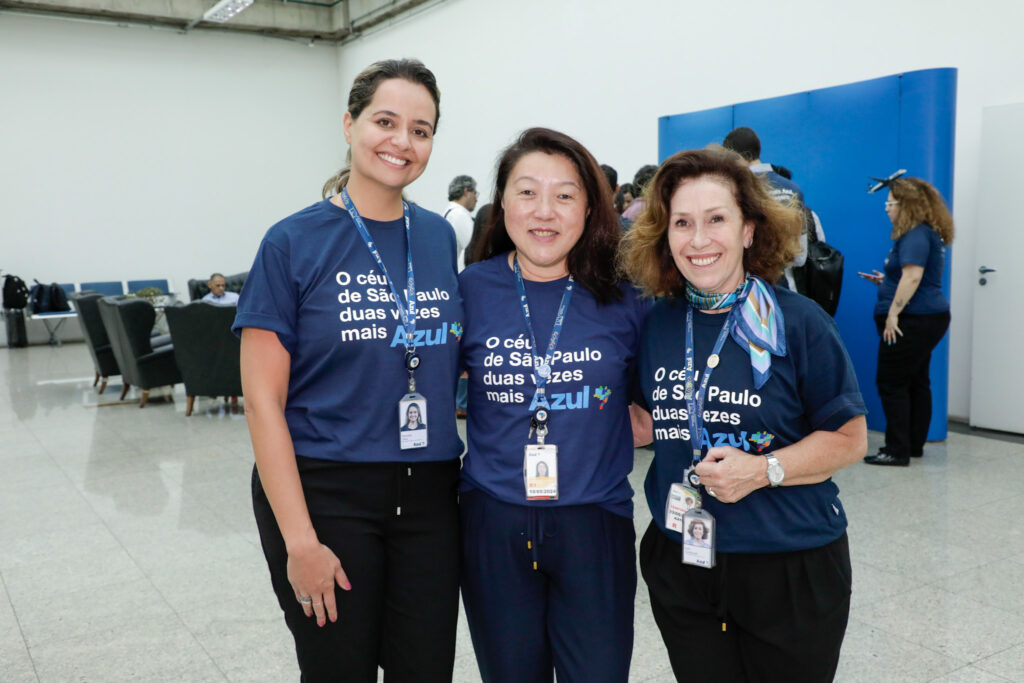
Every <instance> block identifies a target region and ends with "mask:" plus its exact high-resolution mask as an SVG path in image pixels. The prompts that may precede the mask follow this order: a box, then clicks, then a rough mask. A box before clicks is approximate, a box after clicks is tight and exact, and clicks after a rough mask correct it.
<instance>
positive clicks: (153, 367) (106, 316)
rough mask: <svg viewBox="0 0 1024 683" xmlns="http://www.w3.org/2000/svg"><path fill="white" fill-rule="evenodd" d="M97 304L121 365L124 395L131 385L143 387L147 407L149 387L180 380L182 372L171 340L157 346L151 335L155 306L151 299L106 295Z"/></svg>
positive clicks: (143, 400) (141, 405)
mask: <svg viewBox="0 0 1024 683" xmlns="http://www.w3.org/2000/svg"><path fill="white" fill-rule="evenodd" d="M98 307H99V311H100V319H101V320H102V321H103V326H104V328H105V329H106V331H107V336H108V337H109V338H110V348H111V351H112V352H113V354H114V358H116V359H117V365H118V367H119V368H120V369H121V377H122V379H123V385H124V386H123V389H122V390H121V399H124V397H125V395H126V394H127V393H128V389H130V388H131V385H135V386H136V387H138V388H139V389H141V390H142V400H141V401H140V404H139V407H140V408H145V407H146V401H147V400H148V399H149V391H150V389H152V388H154V387H159V386H166V385H169V384H171V385H173V384H177V383H178V382H180V381H181V372H180V371H179V370H178V366H177V364H176V363H175V361H174V347H173V345H172V344H162V345H158V346H155V347H154V345H153V339H152V338H151V336H150V335H151V334H152V331H153V324H154V323H155V322H156V309H154V308H153V304H151V303H150V302H149V301H147V300H145V299H138V298H135V299H128V298H116V297H103V298H101V299H100V300H99V301H98ZM158 340H159V339H158Z"/></svg>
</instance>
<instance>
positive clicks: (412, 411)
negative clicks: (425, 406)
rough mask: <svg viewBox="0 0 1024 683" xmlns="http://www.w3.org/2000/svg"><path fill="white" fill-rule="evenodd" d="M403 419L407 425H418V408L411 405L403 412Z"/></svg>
mask: <svg viewBox="0 0 1024 683" xmlns="http://www.w3.org/2000/svg"><path fill="white" fill-rule="evenodd" d="M405 419H406V421H407V422H408V423H409V424H419V421H420V407H419V406H418V405H416V404H415V403H413V404H412V405H410V406H409V407H408V408H406V410H405Z"/></svg>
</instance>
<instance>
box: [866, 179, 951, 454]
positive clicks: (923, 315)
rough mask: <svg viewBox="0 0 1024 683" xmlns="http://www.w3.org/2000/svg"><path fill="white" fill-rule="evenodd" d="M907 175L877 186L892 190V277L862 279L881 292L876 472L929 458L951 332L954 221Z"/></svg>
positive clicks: (934, 193) (938, 199)
mask: <svg viewBox="0 0 1024 683" xmlns="http://www.w3.org/2000/svg"><path fill="white" fill-rule="evenodd" d="M905 173H906V171H905V170H900V171H897V172H896V173H894V174H892V175H891V176H889V177H888V178H885V179H884V180H883V179H879V178H873V180H876V181H878V182H876V183H875V184H874V185H873V186H872V187H871V188H870V189H869V190H868V192H878V191H879V190H881V189H883V188H887V189H888V191H889V195H888V197H887V198H886V202H885V213H886V214H887V215H888V216H889V220H890V221H891V222H892V239H893V245H892V248H891V249H890V250H889V255H888V256H886V258H885V264H884V265H883V270H884V272H882V273H880V272H878V271H877V270H874V271H872V272H871V273H857V275H859V276H860V277H862V278H864V279H865V280H867V281H868V282H871V283H872V284H875V285H877V286H878V301H877V303H876V304H875V312H874V314H875V326H876V327H877V328H878V334H879V336H880V337H881V339H880V341H879V344H878V369H877V371H876V374H875V383H876V385H877V386H878V396H879V397H880V398H881V399H882V411H883V412H884V413H885V445H884V446H883V447H882V448H881V449H880V450H879V451H878V453H876V454H874V455H869V456H867V457H866V458H864V462H866V463H868V464H869V465H885V466H897V467H906V466H907V465H909V464H910V458H919V457H921V456H922V455H923V454H924V444H925V441H926V440H927V438H928V426H929V425H930V423H931V419H932V390H931V381H930V379H929V377H928V371H929V368H930V366H931V360H932V351H933V350H934V349H935V347H936V346H938V344H939V342H940V341H942V338H943V337H944V336H945V334H946V330H947V329H949V319H950V316H949V300H947V299H946V295H945V294H944V293H943V292H942V273H943V271H944V270H945V267H946V247H947V246H948V245H949V244H951V243H952V242H953V217H952V216H951V215H950V214H949V209H948V208H946V204H945V202H944V201H943V200H942V195H941V194H939V191H938V190H936V189H935V187H933V186H932V185H931V183H929V182H927V181H926V180H922V179H921V178H907V177H904V174H905Z"/></svg>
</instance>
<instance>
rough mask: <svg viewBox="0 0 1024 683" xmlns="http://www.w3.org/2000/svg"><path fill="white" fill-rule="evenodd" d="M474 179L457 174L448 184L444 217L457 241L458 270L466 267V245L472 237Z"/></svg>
mask: <svg viewBox="0 0 1024 683" xmlns="http://www.w3.org/2000/svg"><path fill="white" fill-rule="evenodd" d="M476 200H477V192H476V181H475V180H473V178H471V177H470V176H468V175H457V176H455V177H454V178H453V179H452V182H450V183H449V184H448V207H447V208H446V209H445V210H444V217H445V220H447V221H448V222H449V223H451V224H452V229H453V230H455V241H456V242H457V243H458V250H459V254H458V267H459V272H462V269H463V268H465V267H466V247H467V246H468V245H469V240H470V239H471V238H472V237H473V215H472V214H473V209H475V208H476Z"/></svg>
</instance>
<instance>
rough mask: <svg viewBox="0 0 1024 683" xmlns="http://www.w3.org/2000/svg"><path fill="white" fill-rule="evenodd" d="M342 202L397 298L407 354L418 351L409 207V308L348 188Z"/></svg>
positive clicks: (404, 208) (405, 209)
mask: <svg viewBox="0 0 1024 683" xmlns="http://www.w3.org/2000/svg"><path fill="white" fill-rule="evenodd" d="M341 201H342V202H343V203H344V204H345V208H346V209H348V215H349V216H351V217H352V222H353V223H355V224H356V230H358V231H359V234H360V235H362V237H363V241H364V242H366V248H367V249H369V250H370V255H371V256H373V259H374V260H375V261H376V262H377V267H378V268H380V271H381V272H382V273H384V277H385V278H386V279H387V281H388V286H389V287H391V294H392V295H393V296H394V297H395V306H397V307H398V314H399V315H400V316H402V328H403V329H404V330H405V351H406V353H407V354H409V353H412V352H413V351H414V350H415V349H416V342H415V341H414V340H415V339H416V278H415V277H413V272H412V237H411V236H410V235H409V205H408V204H406V203H405V202H404V201H403V202H402V213H403V215H404V216H405V243H406V262H407V263H408V264H409V265H408V274H409V282H408V289H407V290H406V291H407V293H408V297H409V299H408V304H409V305H408V308H407V307H406V306H403V305H402V297H401V295H400V293H399V291H398V287H396V286H395V282H394V280H392V279H391V276H390V275H389V274H388V269H387V268H385V267H384V261H383V259H381V257H380V252H379V251H378V250H377V245H375V244H374V243H373V238H372V237H370V231H369V230H367V229H366V224H365V223H363V217H362V216H360V215H359V212H358V211H356V205H355V204H353V203H352V198H351V197H349V196H348V188H345V189H343V190H342V191H341ZM407 364H408V363H407ZM414 369H415V365H413V366H412V367H410V368H409V371H410V373H411V372H412V370H414Z"/></svg>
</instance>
